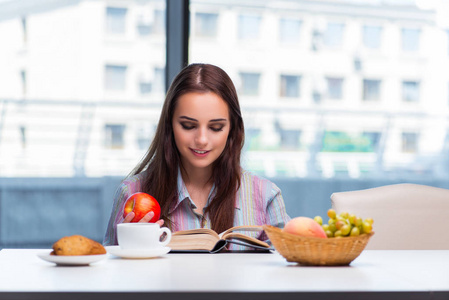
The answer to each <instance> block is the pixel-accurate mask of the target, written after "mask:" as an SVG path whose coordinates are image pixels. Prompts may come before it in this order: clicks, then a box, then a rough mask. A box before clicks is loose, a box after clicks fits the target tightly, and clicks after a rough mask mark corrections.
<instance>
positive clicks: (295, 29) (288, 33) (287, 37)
mask: <svg viewBox="0 0 449 300" xmlns="http://www.w3.org/2000/svg"><path fill="white" fill-rule="evenodd" d="M300 35H301V20H298V19H285V18H282V19H280V20H279V39H280V42H281V43H283V44H295V43H298V42H299V41H300Z"/></svg>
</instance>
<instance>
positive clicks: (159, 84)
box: [153, 68, 165, 93]
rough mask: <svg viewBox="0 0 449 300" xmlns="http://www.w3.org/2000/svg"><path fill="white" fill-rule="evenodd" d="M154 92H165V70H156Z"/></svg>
mask: <svg viewBox="0 0 449 300" xmlns="http://www.w3.org/2000/svg"><path fill="white" fill-rule="evenodd" d="M153 92H158V93H164V92H165V68H155V69H154V80H153Z"/></svg>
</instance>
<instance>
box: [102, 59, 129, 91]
mask: <svg viewBox="0 0 449 300" xmlns="http://www.w3.org/2000/svg"><path fill="white" fill-rule="evenodd" d="M126 70H127V67H126V66H115V65H106V67H105V86H104V87H105V89H106V90H120V91H121V90H125V88H126Z"/></svg>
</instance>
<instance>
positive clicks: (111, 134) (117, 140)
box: [105, 124, 125, 149]
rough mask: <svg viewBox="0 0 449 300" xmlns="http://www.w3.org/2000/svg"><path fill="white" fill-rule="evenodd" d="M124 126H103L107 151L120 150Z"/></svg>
mask: <svg viewBox="0 0 449 300" xmlns="http://www.w3.org/2000/svg"><path fill="white" fill-rule="evenodd" d="M124 132H125V125H123V124H120V125H112V124H106V125H105V147H106V148H108V149H122V148H124V146H125V141H124Z"/></svg>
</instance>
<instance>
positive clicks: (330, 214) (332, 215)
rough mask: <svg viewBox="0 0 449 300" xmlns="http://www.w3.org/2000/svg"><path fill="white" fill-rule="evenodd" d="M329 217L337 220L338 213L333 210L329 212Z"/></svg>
mask: <svg viewBox="0 0 449 300" xmlns="http://www.w3.org/2000/svg"><path fill="white" fill-rule="evenodd" d="M327 216H328V217H329V218H331V219H335V218H336V217H337V213H336V212H335V210H334V209H332V208H331V209H329V210H328V211H327Z"/></svg>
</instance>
